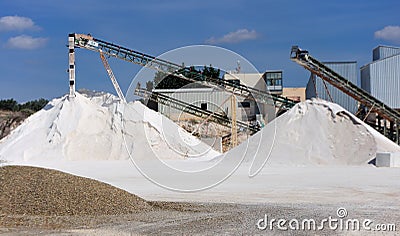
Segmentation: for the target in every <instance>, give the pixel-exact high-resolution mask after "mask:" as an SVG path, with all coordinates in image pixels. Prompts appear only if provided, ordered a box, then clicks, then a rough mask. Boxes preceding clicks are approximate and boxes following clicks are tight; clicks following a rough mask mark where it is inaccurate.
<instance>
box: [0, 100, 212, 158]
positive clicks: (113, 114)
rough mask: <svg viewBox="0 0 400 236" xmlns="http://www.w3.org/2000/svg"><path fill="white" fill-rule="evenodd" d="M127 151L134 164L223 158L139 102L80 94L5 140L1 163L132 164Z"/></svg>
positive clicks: (44, 111) (37, 115) (1, 146)
mask: <svg viewBox="0 0 400 236" xmlns="http://www.w3.org/2000/svg"><path fill="white" fill-rule="evenodd" d="M122 120H123V121H122ZM122 134H124V135H122ZM124 137H125V140H126V143H127V144H128V145H127V146H128V148H127V147H126V145H125V142H124ZM128 150H129V152H130V153H131V156H132V157H134V158H151V157H156V158H160V159H183V158H186V157H198V158H204V159H209V158H212V157H215V156H216V155H219V153H218V152H217V151H214V150H212V149H210V147H209V146H208V145H206V144H204V143H202V142H200V141H199V140H198V139H197V138H196V137H194V136H192V135H191V134H189V133H187V132H186V131H184V130H183V129H181V128H180V127H178V126H177V125H176V124H174V123H173V122H172V121H170V120H168V119H167V118H165V117H164V116H162V115H161V114H159V113H157V112H154V111H152V110H150V109H148V108H147V107H146V106H144V105H143V104H141V103H140V102H132V103H129V104H127V105H124V104H122V103H120V102H119V100H118V99H117V98H116V97H115V96H114V95H111V94H107V93H92V94H89V93H86V94H80V93H77V94H76V97H75V98H73V99H68V97H67V96H64V97H62V98H57V99H54V100H52V101H51V102H49V104H48V105H47V106H46V107H45V108H44V109H42V110H41V111H39V112H37V113H35V114H33V115H32V116H30V117H29V118H28V119H26V120H25V121H24V123H23V124H22V125H21V126H19V127H18V128H16V129H15V130H14V131H13V132H12V133H11V134H10V135H8V136H7V137H5V138H4V139H2V140H1V141H0V160H2V161H6V162H9V163H32V162H34V161H46V160H57V159H59V160H127V159H128V158H129V154H128Z"/></svg>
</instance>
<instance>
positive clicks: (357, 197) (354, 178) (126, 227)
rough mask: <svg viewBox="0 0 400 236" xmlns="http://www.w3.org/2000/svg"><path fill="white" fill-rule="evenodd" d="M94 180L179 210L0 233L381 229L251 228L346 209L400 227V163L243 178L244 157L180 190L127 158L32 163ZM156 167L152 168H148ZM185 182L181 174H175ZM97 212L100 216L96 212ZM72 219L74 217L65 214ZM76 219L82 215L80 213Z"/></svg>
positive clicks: (278, 170)
mask: <svg viewBox="0 0 400 236" xmlns="http://www.w3.org/2000/svg"><path fill="white" fill-rule="evenodd" d="M37 165H38V166H42V167H48V168H52V169H58V170H62V171H64V172H68V173H71V174H75V175H79V176H84V177H89V178H93V179H97V180H100V181H103V182H106V183H109V184H111V185H114V186H116V187H119V188H122V189H125V190H127V191H128V192H131V193H134V194H137V195H138V196H140V197H142V198H144V199H146V200H150V201H167V202H186V203H187V204H189V205H190V207H188V209H186V210H183V211H182V210H171V209H169V210H160V211H156V212H150V213H143V214H135V215H126V216H99V217H97V219H83V221H85V222H96V221H98V223H93V225H90V224H86V226H79V227H78V225H77V227H72V228H71V227H65V228H60V229H57V230H53V229H35V230H32V229H24V228H18V229H0V233H4V234H6V235H7V234H10V235H12V234H14V233H19V234H26V235H34V234H37V233H40V234H48V235H53V234H57V235H58V234H61V235H98V234H102V235H141V234H145V235H146V234H161V233H163V234H167V235H169V234H171V235H175V234H184V235H188V234H190V235H193V234H199V235H204V234H208V235H213V234H229V235H231V234H236V235H241V234H252V235H253V234H272V235H274V234H276V235H282V234H285V235H315V234H317V235H365V234H366V233H367V235H375V234H377V235H382V232H375V231H372V232H366V231H338V230H330V229H324V230H323V231H301V230H300V231H298V230H289V231H281V230H277V229H275V230H273V231H269V230H264V231H261V230H259V229H257V227H256V223H257V221H258V220H259V219H261V218H263V217H264V216H265V214H267V215H268V217H270V218H278V219H279V218H284V219H293V218H297V219H299V220H301V219H305V218H315V219H316V220H317V221H318V220H320V219H325V218H328V217H329V216H332V217H336V218H337V212H336V211H337V210H338V209H339V208H345V209H346V210H347V212H348V216H347V218H344V219H354V218H356V219H360V220H363V219H371V220H372V221H373V222H374V223H383V224H396V226H397V231H396V232H385V234H387V235H396V233H398V232H399V230H400V228H399V227H400V201H399V199H400V181H399V179H400V169H399V168H376V167H374V166H372V165H369V166H357V167H352V166H346V167H339V166H337V167H315V166H307V167H294V166H293V167H283V166H276V167H271V166H268V165H267V166H266V167H264V169H263V170H262V171H261V172H260V173H259V174H258V175H257V176H255V177H253V178H249V177H248V170H249V167H250V164H249V163H243V164H242V165H241V166H240V167H239V168H238V169H237V170H236V172H235V173H234V174H233V175H232V176H230V178H228V179H227V180H225V181H224V182H222V183H221V184H219V185H218V186H216V187H214V188H211V189H208V190H205V191H199V192H192V193H181V192H176V191H171V190H167V189H163V188H161V187H159V186H157V185H155V184H153V183H152V182H150V181H149V180H148V179H146V178H145V177H143V176H142V175H141V174H140V173H139V171H138V170H137V169H136V168H135V167H134V166H133V164H132V163H130V162H129V161H97V162H90V161H87V162H85V161H74V162H63V163H60V162H54V163H49V162H46V163H38V164H37ZM155 171H156V170H155ZM182 181H184V180H182ZM102 217H103V218H102ZM66 220H67V221H74V220H76V219H66ZM81 220H82V219H81Z"/></svg>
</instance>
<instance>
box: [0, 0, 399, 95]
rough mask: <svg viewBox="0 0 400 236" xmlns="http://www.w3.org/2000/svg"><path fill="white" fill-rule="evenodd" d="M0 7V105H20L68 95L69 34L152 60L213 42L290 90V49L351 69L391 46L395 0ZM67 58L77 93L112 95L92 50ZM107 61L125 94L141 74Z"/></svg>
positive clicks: (21, 0)
mask: <svg viewBox="0 0 400 236" xmlns="http://www.w3.org/2000/svg"><path fill="white" fill-rule="evenodd" d="M0 9H1V11H0V51H1V53H0V69H1V75H0V76H1V78H0V99H5V98H14V99H16V100H17V101H20V102H24V101H27V100H32V99H37V98H41V97H43V98H47V99H51V98H54V97H59V96H62V95H63V94H65V93H67V92H68V74H67V72H66V70H67V68H68V50H67V48H66V46H65V45H66V44H67V37H68V34H69V33H71V32H77V33H91V34H92V35H94V36H95V37H96V38H100V39H103V40H106V41H109V42H114V43H116V44H120V45H123V46H126V47H128V48H132V49H135V50H138V51H141V52H145V53H148V54H150V55H155V56H157V55H160V54H162V53H164V52H167V51H169V50H172V49H175V48H178V47H182V46H188V45H196V44H211V45H217V46H220V47H224V48H227V49H229V50H232V51H234V52H236V53H239V54H240V55H242V56H243V57H245V58H247V59H248V60H249V61H250V62H251V63H253V64H254V65H255V67H256V68H257V69H258V70H259V71H265V70H267V69H283V70H284V86H290V87H293V86H305V85H306V83H307V80H308V77H309V73H308V72H307V71H305V70H304V69H303V68H301V67H300V66H298V65H297V64H295V63H293V62H292V61H290V60H289V54H290V48H291V46H292V45H299V46H301V47H302V48H304V49H308V50H309V51H310V53H311V54H312V55H313V56H314V57H316V58H318V59H320V60H322V61H348V60H356V61H357V62H358V66H359V67H361V66H362V65H364V64H366V63H368V62H370V61H371V60H372V49H373V48H374V47H376V46H377V45H381V44H383V45H393V46H400V14H399V13H398V10H399V9H400V1H398V0H381V1H367V0H351V1H349V0H346V1H343V0H335V1H321V0H318V1H316V0H309V1H305V0H298V1H295V0H293V1H289V0H280V1H269V0H265V1H245V0H243V1H235V0H222V1H217V0H214V1H208V0H203V1H190V0H186V1H178V0H170V1H152V0H148V1H134V0H132V1H101V0H96V1H95V0H92V1H89V0H86V1H85V0H80V1H54V0H35V1H32V0H5V1H1V2H0ZM76 60H77V61H76V66H77V88H87V89H92V90H103V91H109V92H113V93H115V92H114V90H113V87H112V84H111V82H110V80H109V79H108V77H107V74H106V72H105V70H104V68H103V66H102V64H101V61H100V59H99V56H98V55H97V54H96V53H94V52H90V51H85V50H83V49H77V55H76ZM110 64H111V66H112V69H113V71H114V73H115V75H116V76H117V79H118V81H119V83H120V85H121V87H122V89H123V90H124V91H126V90H127V89H128V86H129V84H130V82H131V80H132V78H133V77H134V76H135V74H136V73H137V72H138V71H139V70H140V69H141V67H140V66H137V65H134V64H130V63H127V62H124V61H118V60H117V59H114V60H112V59H110ZM234 66H235V65H233V66H232V67H233V68H234ZM233 68H232V69H233Z"/></svg>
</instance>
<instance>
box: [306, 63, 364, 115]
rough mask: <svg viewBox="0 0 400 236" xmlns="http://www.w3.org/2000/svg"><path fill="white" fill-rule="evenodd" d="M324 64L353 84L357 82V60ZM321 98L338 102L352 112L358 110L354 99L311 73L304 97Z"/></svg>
mask: <svg viewBox="0 0 400 236" xmlns="http://www.w3.org/2000/svg"><path fill="white" fill-rule="evenodd" d="M323 64H324V65H326V66H327V67H329V68H330V69H332V70H334V71H335V72H336V73H338V74H339V75H341V76H343V77H344V78H346V79H347V80H349V81H350V82H352V83H353V84H356V85H357V84H358V83H357V71H358V69H357V62H356V61H343V62H323ZM315 97H318V98H322V99H324V100H327V101H332V102H334V103H337V104H339V105H340V106H342V107H343V108H345V109H346V110H348V111H350V112H352V113H353V114H354V113H356V112H357V110H358V103H357V101H356V100H354V99H353V98H351V97H350V96H348V95H347V94H345V93H343V92H342V91H340V90H339V89H337V88H336V87H334V86H333V85H331V84H329V83H326V82H324V80H322V79H321V78H319V77H318V76H316V75H314V74H311V76H310V79H309V81H308V83H307V87H306V99H311V98H315Z"/></svg>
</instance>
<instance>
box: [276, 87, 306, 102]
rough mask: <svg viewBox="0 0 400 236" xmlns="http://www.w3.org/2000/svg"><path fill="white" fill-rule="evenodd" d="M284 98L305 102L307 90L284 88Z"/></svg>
mask: <svg viewBox="0 0 400 236" xmlns="http://www.w3.org/2000/svg"><path fill="white" fill-rule="evenodd" d="M282 96H284V97H287V98H289V99H292V100H293V101H298V102H303V101H305V100H306V88H305V87H300V88H283V93H282Z"/></svg>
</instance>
